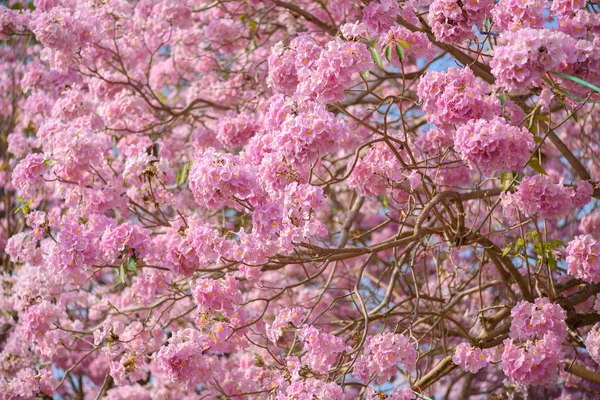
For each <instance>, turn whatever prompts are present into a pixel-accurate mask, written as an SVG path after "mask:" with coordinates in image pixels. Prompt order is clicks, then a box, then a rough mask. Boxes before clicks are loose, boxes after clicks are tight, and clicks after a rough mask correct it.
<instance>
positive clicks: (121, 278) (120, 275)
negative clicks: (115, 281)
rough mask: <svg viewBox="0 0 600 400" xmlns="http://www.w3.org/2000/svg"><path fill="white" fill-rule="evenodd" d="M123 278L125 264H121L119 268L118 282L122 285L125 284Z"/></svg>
mask: <svg viewBox="0 0 600 400" xmlns="http://www.w3.org/2000/svg"><path fill="white" fill-rule="evenodd" d="M125 276H126V275H125V263H121V266H119V280H121V283H122V284H123V285H124V284H125Z"/></svg>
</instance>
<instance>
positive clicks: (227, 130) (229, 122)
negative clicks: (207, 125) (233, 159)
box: [217, 112, 262, 150]
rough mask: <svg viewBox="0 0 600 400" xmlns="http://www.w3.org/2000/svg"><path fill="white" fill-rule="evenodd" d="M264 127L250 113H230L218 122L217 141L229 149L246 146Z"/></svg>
mask: <svg viewBox="0 0 600 400" xmlns="http://www.w3.org/2000/svg"><path fill="white" fill-rule="evenodd" d="M261 128H262V125H261V124H260V123H259V122H258V121H256V118H255V117H253V116H252V115H250V114H249V113H241V114H235V113H234V112H228V113H227V115H225V116H224V117H222V118H220V119H219V121H218V122H217V139H218V140H219V142H221V144H222V145H223V146H224V147H225V148H227V149H232V150H234V149H236V148H238V147H242V146H245V145H246V144H247V143H248V141H249V140H250V139H251V138H252V137H253V136H254V135H256V133H257V132H258V131H259V130H260V129H261Z"/></svg>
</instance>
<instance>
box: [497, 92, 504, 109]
mask: <svg viewBox="0 0 600 400" xmlns="http://www.w3.org/2000/svg"><path fill="white" fill-rule="evenodd" d="M498 99H500V105H501V106H502V108H504V106H505V105H506V93H500V94H499V95H498Z"/></svg>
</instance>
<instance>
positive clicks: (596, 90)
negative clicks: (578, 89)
mask: <svg viewBox="0 0 600 400" xmlns="http://www.w3.org/2000/svg"><path fill="white" fill-rule="evenodd" d="M550 73H551V74H553V75H556V76H560V77H561V78H567V79H570V80H572V81H573V82H577V83H579V84H580V85H583V86H585V87H587V88H590V89H592V90H593V91H595V92H598V93H600V87H598V86H596V85H592V84H591V83H589V82H586V81H584V80H583V79H581V78H578V77H576V76H573V75H567V74H563V73H562V72H554V71H550Z"/></svg>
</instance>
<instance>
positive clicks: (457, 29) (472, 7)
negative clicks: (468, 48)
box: [429, 0, 494, 43]
mask: <svg viewBox="0 0 600 400" xmlns="http://www.w3.org/2000/svg"><path fill="white" fill-rule="evenodd" d="M493 4H494V2H493V0H484V1H465V2H462V1H459V0H434V1H433V2H432V3H431V6H429V24H430V25H431V30H432V31H433V34H434V35H435V37H436V39H437V40H439V41H440V42H445V43H456V42H460V41H462V40H465V39H471V38H475V33H474V32H473V25H480V24H481V22H483V19H484V18H485V16H486V15H487V14H488V12H489V11H490V9H491V7H492V6H493Z"/></svg>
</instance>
